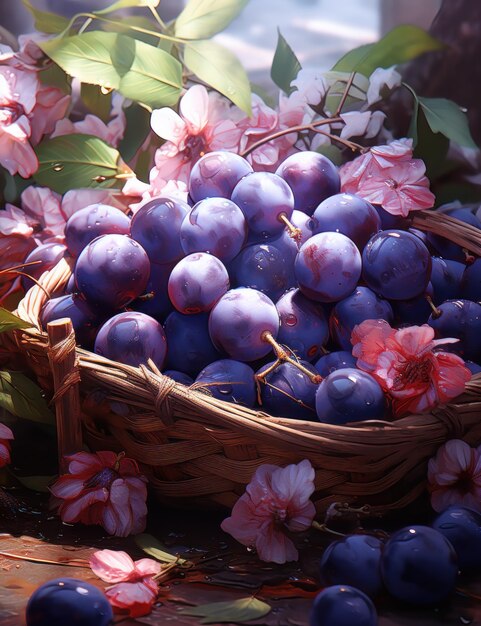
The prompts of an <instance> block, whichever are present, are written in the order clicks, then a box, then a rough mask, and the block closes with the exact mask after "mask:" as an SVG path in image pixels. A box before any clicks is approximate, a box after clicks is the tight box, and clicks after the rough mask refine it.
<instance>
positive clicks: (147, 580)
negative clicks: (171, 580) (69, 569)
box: [90, 550, 161, 618]
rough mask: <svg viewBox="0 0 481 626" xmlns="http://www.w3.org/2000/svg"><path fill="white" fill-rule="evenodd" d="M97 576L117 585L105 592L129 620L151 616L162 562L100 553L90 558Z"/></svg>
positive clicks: (123, 554)
mask: <svg viewBox="0 0 481 626" xmlns="http://www.w3.org/2000/svg"><path fill="white" fill-rule="evenodd" d="M90 567H91V569H92V571H93V573H94V574H96V575H97V576H98V577H99V578H101V579H102V580H103V581H104V582H106V583H114V584H113V585H112V586H111V587H108V588H107V589H106V591H105V594H106V596H107V597H108V599H109V601H110V603H111V604H112V606H113V607H114V608H116V609H121V610H127V611H128V614H129V616H130V617H134V618H135V617H141V616H143V615H148V614H149V613H150V612H151V610H152V605H153V604H154V602H155V599H156V598H157V594H158V592H159V588H158V585H157V583H156V582H155V578H154V577H155V576H157V575H158V574H159V573H160V570H161V567H160V563H158V562H157V561H154V560H152V559H140V560H139V561H135V562H134V561H133V560H132V559H131V558H130V556H129V555H128V554H127V553H126V552H121V551H114V550H99V551H98V552H95V553H94V554H93V555H92V557H91V559H90Z"/></svg>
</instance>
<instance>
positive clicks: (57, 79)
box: [37, 63, 72, 94]
mask: <svg viewBox="0 0 481 626" xmlns="http://www.w3.org/2000/svg"><path fill="white" fill-rule="evenodd" d="M37 76H38V78H39V80H40V82H41V83H42V84H43V85H47V86H49V87H58V88H59V89H61V90H62V91H63V92H64V93H66V94H70V93H71V92H72V86H71V81H72V79H71V78H70V76H67V74H66V73H65V72H64V71H63V69H62V68H61V67H60V66H59V65H57V64H56V63H49V64H48V66H47V67H46V68H45V69H44V70H40V72H37Z"/></svg>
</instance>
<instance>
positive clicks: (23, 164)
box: [0, 66, 38, 178]
mask: <svg viewBox="0 0 481 626" xmlns="http://www.w3.org/2000/svg"><path fill="white" fill-rule="evenodd" d="M37 89H38V82H37V78H36V75H35V74H33V73H31V72H23V71H22V70H19V69H17V68H15V67H10V66H1V67H0V164H1V165H3V167H5V169H7V170H8V171H9V173H10V174H17V173H18V174H20V176H23V178H28V177H29V176H31V175H32V174H33V173H34V172H35V171H36V169H37V167H38V162H37V156H36V155H35V152H34V151H33V148H32V146H31V145H30V143H29V138H30V135H31V133H32V128H31V124H30V119H29V118H30V117H31V115H32V111H33V109H34V107H35V95H36V92H37Z"/></svg>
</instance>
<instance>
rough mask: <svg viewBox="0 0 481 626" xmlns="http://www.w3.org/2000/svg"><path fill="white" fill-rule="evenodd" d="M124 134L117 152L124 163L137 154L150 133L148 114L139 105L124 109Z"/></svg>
mask: <svg viewBox="0 0 481 626" xmlns="http://www.w3.org/2000/svg"><path fill="white" fill-rule="evenodd" d="M124 113H125V119H126V125H125V133H124V136H123V137H122V139H121V141H120V144H119V152H120V154H121V155H122V158H123V159H124V161H130V159H131V158H132V157H133V156H134V155H135V154H136V153H137V151H138V149H139V148H140V146H141V145H142V144H143V143H144V141H145V139H146V138H147V135H148V134H149V132H150V113H149V112H148V111H147V109H146V108H144V107H142V106H140V105H139V104H132V105H130V106H129V107H127V108H126V109H124Z"/></svg>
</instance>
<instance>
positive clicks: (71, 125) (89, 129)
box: [52, 93, 126, 147]
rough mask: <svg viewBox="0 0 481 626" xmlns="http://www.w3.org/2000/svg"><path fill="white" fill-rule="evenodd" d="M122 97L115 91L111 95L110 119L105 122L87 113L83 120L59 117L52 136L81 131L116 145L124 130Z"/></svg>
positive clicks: (124, 120)
mask: <svg viewBox="0 0 481 626" xmlns="http://www.w3.org/2000/svg"><path fill="white" fill-rule="evenodd" d="M123 101H124V99H123V98H122V96H120V95H119V94H117V93H115V94H114V95H113V97H112V111H111V114H110V118H111V119H110V121H109V122H108V123H107V124H106V123H105V122H103V121H102V120H101V119H100V118H99V117H97V116H96V115H92V114H90V113H89V114H87V115H86V116H85V118H84V119H83V120H80V121H79V122H72V121H70V120H69V119H67V118H65V119H61V120H59V121H58V122H57V124H56V126H55V130H54V132H53V133H52V137H60V136H61V135H72V134H77V133H81V134H84V135H94V136H95V137H99V138H100V139H103V141H105V142H106V143H108V144H110V145H111V146H114V147H117V146H118V145H119V143H120V140H121V139H122V137H123V136H124V132H125V124H126V119H125V113H124V111H123V108H122V103H123Z"/></svg>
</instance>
